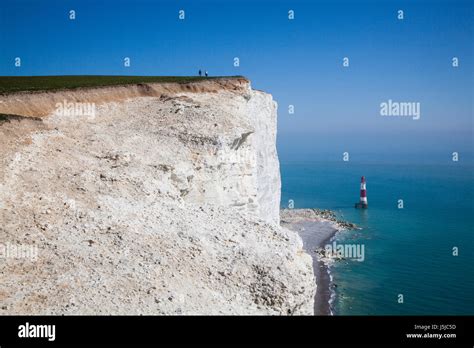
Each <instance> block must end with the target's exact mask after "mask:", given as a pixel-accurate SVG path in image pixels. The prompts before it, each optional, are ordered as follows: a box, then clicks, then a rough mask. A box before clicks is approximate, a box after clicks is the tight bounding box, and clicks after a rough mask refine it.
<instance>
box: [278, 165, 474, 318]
mask: <svg viewBox="0 0 474 348" xmlns="http://www.w3.org/2000/svg"><path fill="white" fill-rule="evenodd" d="M281 174H282V206H287V204H288V201H289V200H293V201H294V207H295V208H323V209H332V210H334V211H336V212H337V214H338V215H339V217H341V218H343V219H345V220H348V221H351V222H355V223H356V224H357V225H359V226H360V227H362V230H358V231H350V232H347V233H342V234H340V235H339V236H338V239H337V242H340V243H350V244H363V245H364V248H365V260H364V261H363V262H358V261H355V260H344V261H341V262H338V263H336V265H335V266H334V267H332V268H331V271H332V275H333V277H334V283H335V284H337V288H336V293H337V297H336V301H335V302H334V304H333V306H334V308H333V310H334V313H335V314H336V315H338V314H339V315H344V314H346V315H347V314H354V315H366V314H380V315H385V314H395V315H397V314H403V315H405V314H406V315H416V314H427V315H430V314H433V315H434V314H446V315H447V314H471V315H472V314H474V185H473V183H474V165H473V164H472V162H470V163H469V164H463V163H460V162H451V161H445V162H440V163H427V164H415V163H405V164H403V163H397V164H395V163H391V164H381V163H375V162H373V163H370V162H367V163H363V162H359V163H354V162H342V161H341V162H330V161H324V162H287V161H286V162H285V161H282V162H281ZM362 175H365V177H366V178H367V196H368V203H369V208H368V209H367V210H359V209H355V208H354V203H355V202H357V201H358V199H359V182H360V177H361V176H362ZM399 199H403V203H404V208H403V209H398V206H397V205H398V200H399ZM453 247H457V248H458V249H459V256H453ZM399 294H403V303H402V304H400V303H398V295H399Z"/></svg>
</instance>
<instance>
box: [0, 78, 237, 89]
mask: <svg viewBox="0 0 474 348" xmlns="http://www.w3.org/2000/svg"><path fill="white" fill-rule="evenodd" d="M217 78H230V79H231V78H242V76H225V77H223V76H213V77H200V76H118V75H108V76H105V75H104V76H103V75H82V76H81V75H70V76H0V94H10V93H15V92H27V91H51V90H63V89H74V88H83V87H103V86H117V85H128V84H137V83H159V82H162V83H165V82H174V83H188V82H197V81H204V80H210V79H217Z"/></svg>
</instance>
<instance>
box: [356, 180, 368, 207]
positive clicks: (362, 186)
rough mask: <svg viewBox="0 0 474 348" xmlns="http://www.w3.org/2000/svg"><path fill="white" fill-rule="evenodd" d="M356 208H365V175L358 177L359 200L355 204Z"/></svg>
mask: <svg viewBox="0 0 474 348" xmlns="http://www.w3.org/2000/svg"><path fill="white" fill-rule="evenodd" d="M355 207H356V208H363V209H365V208H367V207H368V205H367V189H366V187H365V176H363V177H362V178H360V200H359V203H356V204H355Z"/></svg>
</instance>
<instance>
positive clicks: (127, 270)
mask: <svg viewBox="0 0 474 348" xmlns="http://www.w3.org/2000/svg"><path fill="white" fill-rule="evenodd" d="M0 101H1V103H0V113H4V114H13V115H17V116H28V117H26V118H23V117H10V120H9V121H7V122H5V121H4V122H1V123H0V145H1V150H0V160H1V162H0V163H1V167H0V178H2V181H1V186H0V245H9V246H12V245H23V246H31V245H35V246H37V248H38V257H37V259H35V260H32V259H27V258H14V257H7V258H5V260H6V262H4V263H1V264H0V304H1V305H2V306H0V313H34V314H46V313H54V314H62V313H64V314H86V313H87V314H95V313H108V314H109V313H110V314H119V313H121V314H125V313H127V314H138V313H143V314H222V313H225V314H312V313H313V297H314V291H315V284H314V278H313V272H312V261H311V258H310V256H309V255H307V254H306V253H304V252H303V251H302V242H301V240H300V238H299V237H298V236H297V235H296V234H295V233H294V232H291V231H288V230H286V229H283V228H281V227H280V226H279V203H280V176H279V163H278V157H277V153H276V147H275V141H276V103H275V102H274V101H273V100H272V97H271V96H270V95H269V94H266V93H263V92H259V91H254V90H252V89H251V88H250V84H249V83H248V81H246V80H244V79H233V80H215V81H205V82H199V83H190V84H185V85H179V84H147V85H140V86H127V87H107V88H98V89H88V90H76V91H63V92H51V93H34V94H16V95H15V96H4V97H0ZM63 101H67V102H71V101H72V102H89V103H96V113H95V115H65V114H53V112H54V108H55V105H56V103H58V102H63ZM48 115H49V116H48ZM31 116H38V117H39V118H38V119H32V118H31ZM0 256H1V254H0Z"/></svg>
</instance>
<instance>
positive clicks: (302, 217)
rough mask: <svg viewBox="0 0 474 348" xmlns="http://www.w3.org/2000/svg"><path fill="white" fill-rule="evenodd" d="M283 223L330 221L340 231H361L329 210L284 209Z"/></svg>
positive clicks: (281, 212)
mask: <svg viewBox="0 0 474 348" xmlns="http://www.w3.org/2000/svg"><path fill="white" fill-rule="evenodd" d="M280 219H281V221H282V222H287V223H295V222H302V221H311V220H315V221H329V222H332V223H333V225H334V227H335V228H337V229H338V230H354V229H360V227H358V226H357V225H356V224H354V223H352V222H348V221H344V220H340V219H338V218H337V217H336V213H335V212H333V211H332V210H328V209H315V208H313V209H282V210H281V211H280Z"/></svg>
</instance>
